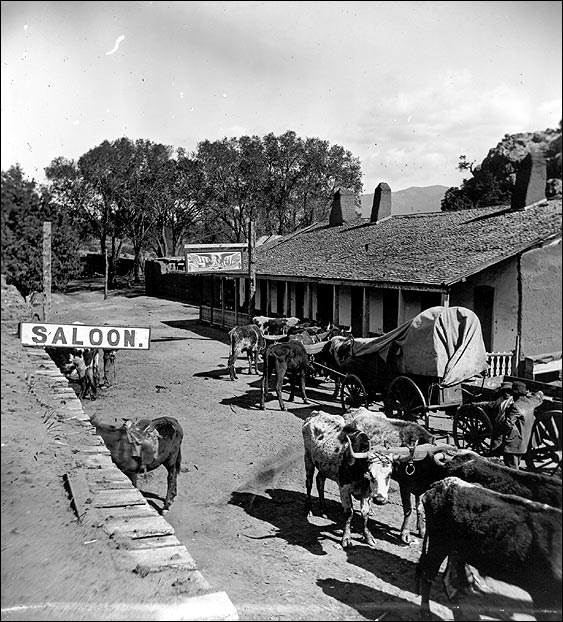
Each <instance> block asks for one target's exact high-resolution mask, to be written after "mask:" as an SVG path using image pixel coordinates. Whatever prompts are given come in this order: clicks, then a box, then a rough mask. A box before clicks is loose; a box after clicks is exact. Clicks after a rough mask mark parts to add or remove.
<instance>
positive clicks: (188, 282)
mask: <svg viewBox="0 0 563 622" xmlns="http://www.w3.org/2000/svg"><path fill="white" fill-rule="evenodd" d="M203 278H205V277H202V276H197V275H192V274H187V273H186V272H183V271H180V270H175V269H173V265H172V264H168V263H167V262H161V261H149V260H147V261H145V292H146V294H147V295H148V296H160V297H162V298H170V299H173V300H182V301H185V302H187V303H189V304H193V305H199V304H200V296H201V291H202V279H203Z"/></svg>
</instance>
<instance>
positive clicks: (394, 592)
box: [51, 286, 533, 620]
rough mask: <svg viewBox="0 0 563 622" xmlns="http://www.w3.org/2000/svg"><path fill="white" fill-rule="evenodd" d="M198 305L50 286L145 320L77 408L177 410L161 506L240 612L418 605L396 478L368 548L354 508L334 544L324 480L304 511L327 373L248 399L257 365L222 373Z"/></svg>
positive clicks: (319, 615)
mask: <svg viewBox="0 0 563 622" xmlns="http://www.w3.org/2000/svg"><path fill="white" fill-rule="evenodd" d="M197 318H198V310H197V308H194V307H191V306H188V305H185V304H183V303H180V302H173V301H167V300H160V299H155V298H151V297H147V296H144V295H143V294H142V293H141V292H137V293H131V294H127V295H125V294H124V293H111V294H110V296H109V297H108V299H107V300H104V299H103V291H102V290H101V289H100V287H99V286H94V287H93V288H92V289H90V290H84V289H82V288H80V289H77V290H76V291H74V292H72V291H71V292H69V293H68V294H67V295H65V296H60V295H56V296H55V297H54V300H53V316H52V320H51V321H53V322H66V323H68V322H74V321H79V322H82V323H85V324H104V323H106V324H109V325H118V326H142V327H150V329H151V345H150V350H148V351H142V352H141V351H120V352H119V353H118V357H117V361H116V371H117V381H118V382H117V385H116V386H114V387H111V388H109V389H102V390H101V391H100V395H99V398H98V399H97V400H96V401H89V400H88V401H85V402H84V409H85V411H86V412H87V413H88V414H92V413H97V414H98V415H100V416H101V417H102V419H103V420H104V421H107V422H113V421H116V420H117V421H119V420H120V419H121V418H132V419H135V418H141V417H149V418H153V417H157V416H160V415H172V416H174V417H176V418H177V419H178V420H179V421H180V423H181V425H182V427H183V428H184V434H185V436H184V442H183V448H182V451H183V465H184V472H183V473H182V474H181V476H180V478H179V492H178V497H177V499H176V501H175V502H174V504H173V505H172V509H171V511H170V513H169V514H168V515H167V517H166V520H167V521H168V522H170V524H171V525H172V526H173V527H174V529H175V531H176V535H177V537H178V539H179V540H180V541H181V542H183V543H184V544H185V545H186V546H187V548H188V550H189V552H190V554H191V555H192V557H193V558H194V559H195V560H196V562H197V565H198V568H199V569H200V571H201V572H202V573H203V575H204V576H205V577H206V579H207V580H208V581H209V582H210V583H211V584H212V585H213V586H214V587H215V588H216V589H218V590H224V591H226V592H227V593H228V595H229V596H230V598H231V600H232V602H233V603H234V605H235V607H236V608H237V610H238V613H239V616H240V619H241V620H365V619H370V620H374V619H384V618H385V619H387V620H416V619H418V605H419V597H418V596H417V595H416V594H415V591H414V590H415V584H414V571H415V563H416V561H417V559H418V556H419V554H420V548H421V541H420V540H419V539H418V538H415V539H414V543H413V544H411V545H410V546H403V545H401V544H400V543H399V539H398V527H399V526H400V523H401V519H402V511H401V506H400V500H399V496H398V493H397V489H396V487H395V485H394V484H393V485H392V494H391V502H390V503H389V504H388V505H387V506H384V507H381V508H377V510H376V511H375V514H374V515H373V520H372V531H373V533H374V535H375V537H376V539H377V540H378V548H377V549H376V550H372V549H369V548H368V547H366V546H365V545H364V544H363V543H362V541H361V536H360V529H359V527H360V525H359V522H360V521H359V520H358V522H355V523H354V525H353V528H354V531H353V536H354V538H355V540H354V542H355V546H354V547H353V548H352V549H351V550H348V551H344V550H343V549H342V548H341V546H340V544H339V541H340V535H341V529H340V527H341V524H342V522H341V518H342V514H341V510H340V503H339V498H338V491H337V488H336V485H334V484H333V483H332V482H327V505H328V511H329V517H330V518H329V519H322V518H320V517H313V518H309V519H307V518H306V517H305V514H304V502H305V474H304V467H303V450H302V437H301V425H302V423H303V420H304V419H305V418H306V417H307V416H308V415H309V414H310V413H311V412H312V411H313V410H314V409H316V408H322V409H324V410H326V411H328V412H340V408H339V405H338V404H336V403H334V402H333V401H332V400H331V398H330V392H331V391H332V385H330V384H326V385H319V386H317V387H311V388H310V389H309V397H310V398H312V399H313V400H314V401H315V402H316V403H312V404H309V405H304V404H303V403H302V401H301V399H300V397H299V396H297V397H296V400H295V402H294V403H293V404H292V403H287V406H288V410H287V411H285V412H282V411H280V409H279V406H278V402H277V400H274V399H273V397H274V394H273V393H271V395H270V401H268V402H267V403H266V407H267V409H266V410H260V409H259V408H258V403H259V377H258V376H254V375H250V376H249V375H247V374H246V361H242V360H240V361H239V365H238V367H239V369H240V371H239V379H238V380H237V381H235V382H232V381H231V380H230V379H229V374H228V371H227V367H226V364H227V356H228V345H227V335H226V333H225V331H223V330H219V329H215V328H212V327H209V326H206V325H204V324H201V323H200V322H199V321H198V319H197ZM139 485H140V488H141V490H142V491H143V492H144V493H145V496H146V497H147V499H148V500H149V502H150V503H154V504H155V507H157V508H161V507H162V495H163V493H164V492H165V489H166V471H165V470H164V469H158V470H157V471H154V472H153V473H151V474H149V476H148V479H146V480H145V479H143V478H142V477H141V478H140V480H139ZM315 507H316V506H315ZM357 518H359V517H357ZM432 596H433V598H435V601H433V603H432V608H433V611H434V612H435V613H436V614H437V615H438V618H437V619H443V620H450V619H453V618H452V612H451V610H450V608H449V604H448V602H447V600H446V598H445V596H444V595H443V590H442V588H441V582H440V581H439V580H437V581H436V582H435V586H434V589H433V593H432ZM467 607H477V611H475V610H474V618H473V619H478V618H479V616H480V615H481V616H486V619H506V615H507V612H510V611H512V610H515V611H517V612H520V613H519V614H517V616H516V618H514V619H533V617H531V616H530V604H529V598H528V596H527V594H526V593H524V592H521V591H519V590H515V589H513V588H510V589H508V590H504V596H501V595H499V593H498V591H497V592H496V593H491V594H488V595H480V596H479V598H478V599H475V598H474V597H472V599H470V600H469V601H468V602H467ZM501 612H502V613H501ZM518 616H520V617H518ZM522 616H523V617H522ZM470 619H471V618H470Z"/></svg>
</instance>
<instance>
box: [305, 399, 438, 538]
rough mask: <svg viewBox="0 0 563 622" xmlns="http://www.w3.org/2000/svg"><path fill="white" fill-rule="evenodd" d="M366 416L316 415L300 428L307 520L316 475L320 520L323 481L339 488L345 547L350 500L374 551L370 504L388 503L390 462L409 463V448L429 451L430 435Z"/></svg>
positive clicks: (411, 426)
mask: <svg viewBox="0 0 563 622" xmlns="http://www.w3.org/2000/svg"><path fill="white" fill-rule="evenodd" d="M367 412H369V411H367ZM369 414H370V415H372V416H371V417H366V416H364V413H358V414H357V415H356V416H354V415H353V414H351V413H348V414H347V418H346V419H345V418H344V417H342V416H340V415H329V414H327V413H322V412H318V411H315V412H314V413H313V414H312V415H311V417H309V418H308V419H307V420H306V421H305V423H304V424H303V428H302V432H303V443H304V447H305V473H306V488H307V502H306V510H307V514H309V513H310V512H311V508H312V504H311V488H312V485H313V475H314V473H315V469H317V476H316V484H317V492H318V495H319V505H320V511H321V515H325V507H324V484H325V481H326V479H330V480H332V481H335V482H337V483H338V485H339V489H340V500H341V503H342V508H343V510H344V514H345V516H346V523H345V527H344V532H343V536H342V546H343V547H347V546H350V544H351V535H350V527H351V523H352V517H353V505H352V497H354V498H355V499H357V500H359V501H360V511H361V514H362V518H363V521H364V538H365V541H366V543H367V544H368V546H371V547H373V546H375V540H374V538H373V536H372V534H371V533H370V531H369V529H368V524H367V522H368V515H369V510H370V501H371V499H373V500H374V501H375V503H377V504H379V505H383V504H385V503H386V502H387V500H388V494H389V484H390V477H391V473H392V461H393V460H394V459H399V457H400V456H401V457H405V456H406V457H407V458H408V456H410V454H411V451H410V450H409V449H408V446H409V445H416V444H417V443H424V444H425V445H424V447H427V448H430V447H431V445H430V443H431V442H432V440H433V437H432V435H431V434H430V433H429V432H428V431H427V430H425V429H424V428H423V427H422V426H419V425H418V424H416V423H412V422H407V421H400V420H392V419H387V418H386V417H385V416H383V415H377V414H376V413H369ZM360 415H361V416H360ZM390 447H392V448H391V449H390ZM419 449H422V447H420V448H419Z"/></svg>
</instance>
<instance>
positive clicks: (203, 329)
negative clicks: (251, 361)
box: [161, 305, 230, 345]
mask: <svg viewBox="0 0 563 622" xmlns="http://www.w3.org/2000/svg"><path fill="white" fill-rule="evenodd" d="M187 306H189V305H187ZM161 323H162V324H166V325H167V326H170V327H172V328H179V329H181V330H189V331H190V332H192V333H196V334H197V335H199V336H200V337H206V338H207V339H212V340H214V341H221V342H222V343H224V344H225V345H229V343H230V340H229V335H228V334H227V332H226V331H225V329H223V328H217V327H215V326H209V325H207V324H205V323H203V322H201V320H161Z"/></svg>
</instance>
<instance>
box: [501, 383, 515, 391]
mask: <svg viewBox="0 0 563 622" xmlns="http://www.w3.org/2000/svg"><path fill="white" fill-rule="evenodd" d="M499 390H500V391H512V382H503V383H502V384H501V385H500V389H499Z"/></svg>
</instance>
